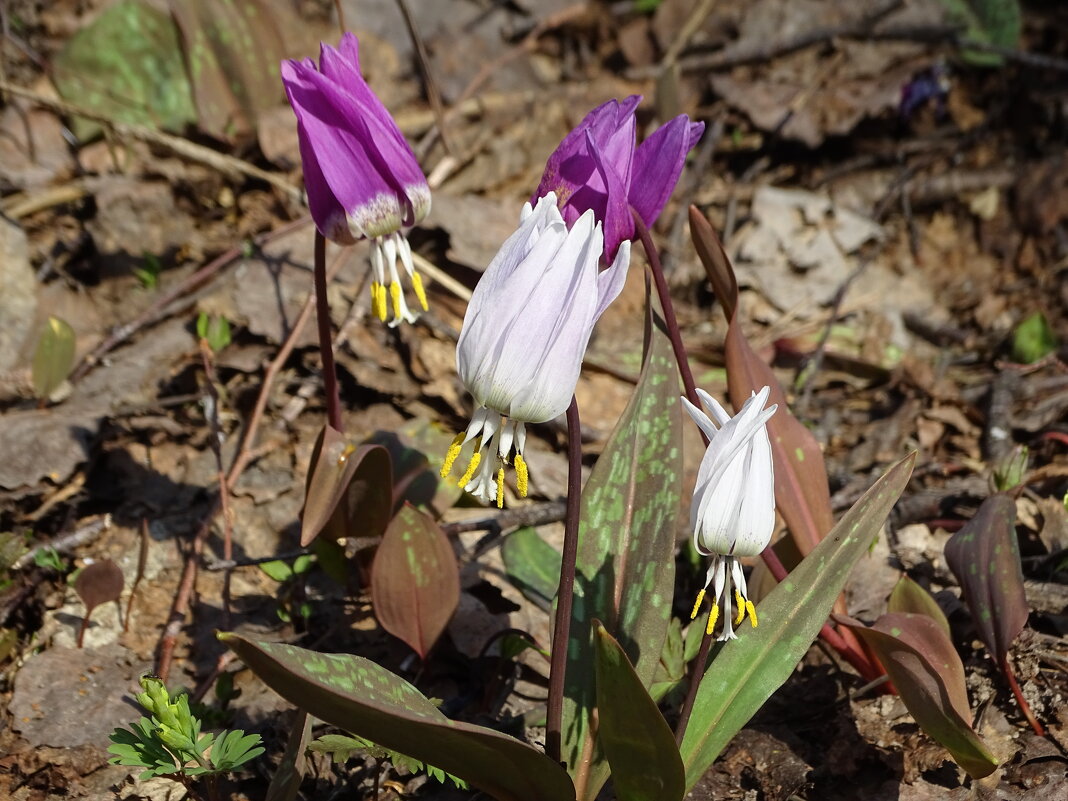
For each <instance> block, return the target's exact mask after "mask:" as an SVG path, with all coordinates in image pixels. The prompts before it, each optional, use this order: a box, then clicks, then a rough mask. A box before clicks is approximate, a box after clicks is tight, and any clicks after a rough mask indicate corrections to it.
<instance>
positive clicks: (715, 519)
mask: <svg viewBox="0 0 1068 801" xmlns="http://www.w3.org/2000/svg"><path fill="white" fill-rule="evenodd" d="M770 392H771V390H770V389H769V388H768V387H764V388H763V389H761V390H760V392H758V393H756V394H755V395H753V396H752V397H751V398H749V400H747V401H746V402H745V405H744V406H742V410H741V411H740V412H739V413H738V414H737V415H735V416H734V417H731V416H730V415H729V414H727V412H725V411H724V410H723V407H722V406H720V405H719V403H717V402H716V400H715V399H714V398H712V397H711V396H710V395H709V394H708V393H707V392H704V391H703V390H700V389H699V390H697V393H698V395H699V396H700V398H701V404H702V405H703V406H704V407H705V409H706V411H707V412H708V414H709V415H711V418H712V419H709V416H708V415H706V414H705V413H704V412H702V411H701V410H700V409H698V408H697V407H696V406H694V405H693V404H692V403H690V402H689V401H688V400H687V399H686V398H683V399H682V402H683V405H684V406H685V408H686V411H687V412H689V414H690V417H692V418H693V421H694V422H695V423H697V425H698V426H699V427H700V429H701V430H702V431H704V433H705V435H706V436H707V437H708V439H709V444H708V449H707V450H706V451H705V455H704V457H703V458H702V459H701V468H700V470H699V471H698V474H697V486H696V487H695V488H694V493H693V502H692V503H691V505H690V528H691V529H693V537H694V546H695V547H696V548H697V550H698V552H699V553H701V554H702V555H704V556H711V557H712V564H711V565H710V566H709V568H708V575H707V576H706V578H705V588H704V589H702V590H701V592H700V593H698V596H697V603H695V604H694V607H693V614H692V615H691V617H696V616H697V610H698V609H699V608H700V606H701V601H702V600H703V599H704V596H705V591H706V590H707V589H708V585H709V584H711V585H712V611H711V613H710V614H709V616H708V627H707V630H708V632H709V633H711V632H712V630H713V628H714V626H715V625H716V621H717V619H718V618H719V614H720V604H721V603H722V604H723V611H724V619H723V631H722V633H721V634H720V636H719V639H721V640H730V639H734V629H733V626H737V625H738V624H739V623H741V622H742V620H743V619H744V618H745V616H746V615H749V619H750V621H751V623H752V624H753V626H754V627H755V626H756V625H757V616H756V609H755V608H754V607H753V602H752V601H750V600H749V595H748V593H747V592H746V586H745V575H744V574H743V573H742V565H741V563H740V562H739V561H738V557H741V556H755V555H757V554H758V553H760V552H761V551H763V550H764V549H765V548H766V547H768V542H769V541H770V540H771V535H772V532H773V531H774V528H775V474H774V467H773V465H772V459H771V442H770V440H769V439H768V431H767V428H766V423H767V421H768V420H769V419H770V418H771V416H772V415H773V414H774V413H775V409H776V408H778V407H777V406H771V407H770V408H767V409H765V408H764V404H765V403H766V402H767V400H768V395H769V393H770ZM713 420H714V421H715V422H714V423H713ZM717 425H718V428H717ZM732 584H733V585H734V593H733V599H734V604H735V606H736V607H737V610H738V615H737V617H736V618H735V619H734V622H733V626H732V623H731V611H732V610H731V598H732V593H731V585H732Z"/></svg>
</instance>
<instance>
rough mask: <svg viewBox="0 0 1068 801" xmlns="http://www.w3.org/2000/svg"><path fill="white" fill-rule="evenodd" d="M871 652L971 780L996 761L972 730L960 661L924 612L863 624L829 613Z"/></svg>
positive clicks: (989, 769)
mask: <svg viewBox="0 0 1068 801" xmlns="http://www.w3.org/2000/svg"><path fill="white" fill-rule="evenodd" d="M835 617H836V618H837V619H838V622H839V623H842V624H843V625H846V626H849V628H851V629H853V631H855V632H856V633H857V634H859V635H860V638H861V639H862V640H864V642H865V643H866V644H867V645H868V646H869V647H870V648H871V649H872V650H873V651H875V655H876V656H878V657H879V661H880V662H882V663H883V667H885V668H886V673H887V675H888V676H889V677H890V681H892V682H893V683H894V687H896V688H897V692H898V695H900V696H901V700H902V701H904V702H905V707H906V708H907V709H908V710H909V712H911V713H912V716H913V717H914V718H916V722H917V723H918V724H919V725H920V728H921V729H923V730H924V731H925V732H927V734H929V735H930V736H931V737H932V738H934V739H935V740H937V741H938V742H939V743H941V744H942V745H944V746H945V747H946V748H947V749H948V750H949V752H950V754H952V755H953V759H954V760H956V762H957V764H958V765H960V766H961V767H962V768H964V769H965V770H966V771H968V773H969V774H970V775H971V777H972V778H973V779H981V778H983V777H984V776H989V775H990V774H991V773H993V772H994V768H996V767H997V766H998V761H997V759H995V758H994V755H993V754H991V753H990V751H989V750H988V749H987V747H986V745H985V744H984V743H983V741H982V740H981V739H980V738H979V735H978V734H976V733H975V730H974V729H972V724H971V719H972V713H971V709H969V707H968V691H967V690H966V689H965V686H964V665H963V664H962V663H961V661H960V657H959V656H958V655H957V652H956V650H955V649H954V648H953V642H952V641H951V640H950V639H949V633H948V632H947V631H944V630H943V629H942V627H941V626H939V625H938V623H936V622H935V621H934V620H932V619H931V618H929V617H927V616H926V615H914V614H909V613H905V612H892V613H890V614H887V615H883V616H882V617H880V618H879V619H878V620H877V621H875V625H873V626H872V627H871V628H868V627H867V626H865V625H864V624H863V623H861V622H860V621H858V620H853V619H852V618H849V617H845V616H843V615H835Z"/></svg>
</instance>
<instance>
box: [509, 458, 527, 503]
mask: <svg viewBox="0 0 1068 801" xmlns="http://www.w3.org/2000/svg"><path fill="white" fill-rule="evenodd" d="M513 464H515V485H516V488H517V489H518V490H519V497H520V498H525V497H527V486H528V481H529V479H530V475H529V474H528V473H527V463H526V461H525V460H524V459H523V455H522V454H520V453H517V454H516V455H515V459H514V460H513Z"/></svg>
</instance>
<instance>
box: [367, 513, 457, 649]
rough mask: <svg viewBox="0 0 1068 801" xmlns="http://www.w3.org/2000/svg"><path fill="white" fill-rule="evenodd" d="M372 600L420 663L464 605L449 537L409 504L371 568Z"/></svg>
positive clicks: (382, 619)
mask: <svg viewBox="0 0 1068 801" xmlns="http://www.w3.org/2000/svg"><path fill="white" fill-rule="evenodd" d="M371 599H372V601H373V603H374V609H375V616H376V617H377V618H378V622H379V623H381V624H382V628H384V629H385V630H386V631H388V632H389V633H390V634H392V635H393V636H395V637H398V638H400V639H401V640H404V642H406V643H408V645H410V646H411V647H412V650H414V651H415V652H416V653H417V654H419V658H420V659H426V655H427V653H428V652H429V651H430V649H431V648H432V647H433V646H434V643H435V642H437V640H438V637H440V636H441V633H442V632H443V631H444V630H445V626H446V625H448V622H449V618H451V617H452V615H453V612H455V611H456V607H457V605H458V604H459V603H460V571H459V567H458V566H457V564H456V554H455V553H453V550H452V545H451V544H450V543H449V540H448V538H447V537H446V536H445V533H444V532H443V531H442V530H441V528H440V527H438V524H437V523H435V522H434V520H433V519H432V518H431V517H430V516H429V515H426V514H424V513H423V512H420V511H419V510H418V509H416V508H415V507H414V506H410V505H409V504H405V505H404V506H403V507H402V508H401V510H400V511H399V512H398V513H397V516H396V517H394V518H393V522H391V523H390V524H389V527H388V528H387V529H386V533H385V534H384V535H382V544H381V545H379V546H378V552H377V553H376V554H375V561H374V565H373V566H372V568H371Z"/></svg>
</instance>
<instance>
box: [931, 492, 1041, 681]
mask: <svg viewBox="0 0 1068 801" xmlns="http://www.w3.org/2000/svg"><path fill="white" fill-rule="evenodd" d="M946 563H947V564H948V565H949V569H950V570H952V571H953V575H954V576H956V577H957V581H958V582H960V588H961V592H963V594H964V601H965V603H967V604H968V608H969V609H970V610H971V613H972V620H973V621H975V628H976V630H977V631H978V633H979V638H980V639H981V640H982V641H983V644H984V645H986V647H987V650H989V651H990V653H991V654H992V655H993V656H994V658H995V660H996V661H997V662H998V663H999V664H1000V663H1001V662H1002V660H1004V658H1005V655H1006V654H1007V653H1008V652H1009V646H1010V645H1012V641H1013V640H1015V639H1016V636H1017V635H1018V634H1019V633H1020V632H1021V631H1022V630H1023V627H1024V625H1026V623H1027V597H1026V596H1025V595H1024V586H1023V570H1022V568H1021V567H1020V545H1019V542H1018V541H1017V539H1016V502H1015V501H1014V500H1013V499H1012V496H1011V495H1006V494H1004V493H1000V492H999V493H995V494H994V495H991V496H990V497H989V498H987V499H986V500H985V501H983V503H982V505H980V507H979V510H978V511H977V512H976V513H975V516H974V517H973V518H972V519H971V520H969V521H968V522H967V523H965V524H964V527H963V528H961V530H960V531H958V532H957V533H956V534H954V535H953V536H952V537H950V538H949V541H948V542H947V543H946Z"/></svg>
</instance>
